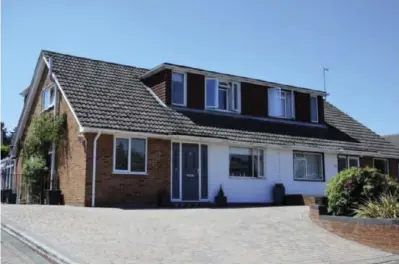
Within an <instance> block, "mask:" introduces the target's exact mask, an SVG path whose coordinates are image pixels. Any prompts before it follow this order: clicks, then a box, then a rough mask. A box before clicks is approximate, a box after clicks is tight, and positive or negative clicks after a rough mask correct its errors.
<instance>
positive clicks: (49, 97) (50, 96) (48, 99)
mask: <svg viewBox="0 0 399 265" xmlns="http://www.w3.org/2000/svg"><path fill="white" fill-rule="evenodd" d="M54 101H55V87H54V86H50V87H47V88H45V89H43V92H42V111H45V110H47V109H50V108H52V107H54Z"/></svg>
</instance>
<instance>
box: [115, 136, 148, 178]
mask: <svg viewBox="0 0 399 265" xmlns="http://www.w3.org/2000/svg"><path fill="white" fill-rule="evenodd" d="M113 157H114V167H113V169H114V173H117V174H118V173H121V174H125V173H126V174H145V173H146V172H147V140H146V139H141V138H122V137H115V139H114V155H113Z"/></svg>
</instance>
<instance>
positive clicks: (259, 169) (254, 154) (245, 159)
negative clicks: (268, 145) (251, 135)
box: [229, 147, 265, 178]
mask: <svg viewBox="0 0 399 265" xmlns="http://www.w3.org/2000/svg"><path fill="white" fill-rule="evenodd" d="M229 161H230V162H229V168H230V176H231V177H248V178H261V177H264V176H265V172H264V171H265V170H264V150H263V149H260V148H243V147H230V160H229Z"/></svg>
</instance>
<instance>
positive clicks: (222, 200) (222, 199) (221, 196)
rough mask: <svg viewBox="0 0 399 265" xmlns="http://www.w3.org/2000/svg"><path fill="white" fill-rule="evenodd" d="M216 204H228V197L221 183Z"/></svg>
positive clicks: (222, 205) (220, 205) (221, 205)
mask: <svg viewBox="0 0 399 265" xmlns="http://www.w3.org/2000/svg"><path fill="white" fill-rule="evenodd" d="M215 204H216V205H217V206H219V207H225V206H227V197H226V196H225V195H224V191H223V188H222V185H220V187H219V191H218V194H217V195H216V196H215Z"/></svg>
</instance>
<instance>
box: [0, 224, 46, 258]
mask: <svg viewBox="0 0 399 265" xmlns="http://www.w3.org/2000/svg"><path fill="white" fill-rule="evenodd" d="M1 263H2V264H4V263H14V264H15V263H23V264H26V263H28V264H50V262H49V261H48V260H47V259H45V258H44V257H43V256H41V255H40V254H39V253H37V252H35V251H34V250H33V249H31V248H30V247H29V246H27V245H26V244H24V243H22V242H21V241H19V240H18V239H16V238H15V237H13V236H11V235H9V234H8V233H7V232H5V231H3V230H1Z"/></svg>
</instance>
